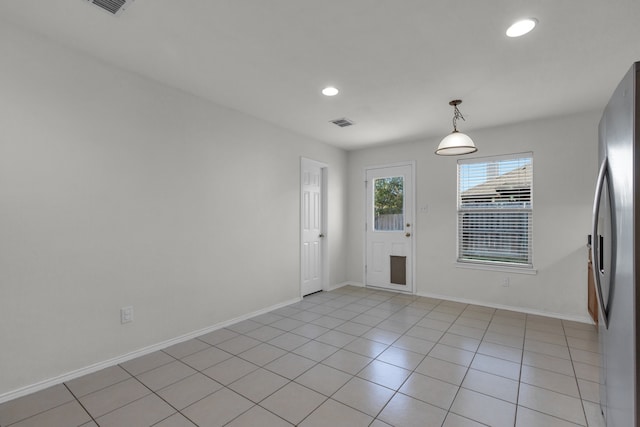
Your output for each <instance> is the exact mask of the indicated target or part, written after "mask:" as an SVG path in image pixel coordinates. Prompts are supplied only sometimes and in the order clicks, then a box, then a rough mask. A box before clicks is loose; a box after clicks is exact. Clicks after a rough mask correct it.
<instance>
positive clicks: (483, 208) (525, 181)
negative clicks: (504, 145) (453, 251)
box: [458, 153, 533, 267]
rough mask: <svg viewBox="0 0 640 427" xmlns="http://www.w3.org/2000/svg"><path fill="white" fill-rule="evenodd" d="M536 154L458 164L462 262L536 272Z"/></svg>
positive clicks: (462, 161)
mask: <svg viewBox="0 0 640 427" xmlns="http://www.w3.org/2000/svg"><path fill="white" fill-rule="evenodd" d="M532 194H533V154H532V153H522V154H514V155H509V156H500V157H485V158H481V159H469V160H459V161H458V261H459V262H475V263H486V264H503V265H504V264H506V265H511V266H519V267H532V266H533V261H532V250H531V249H532V244H531V233H532V230H531V224H532V215H533V198H532Z"/></svg>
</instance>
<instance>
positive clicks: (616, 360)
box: [591, 62, 640, 427]
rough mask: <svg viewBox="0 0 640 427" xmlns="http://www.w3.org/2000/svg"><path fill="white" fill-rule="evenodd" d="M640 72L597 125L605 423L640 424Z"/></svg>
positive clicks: (595, 254)
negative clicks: (639, 190) (639, 398)
mask: <svg viewBox="0 0 640 427" xmlns="http://www.w3.org/2000/svg"><path fill="white" fill-rule="evenodd" d="M639 72H640V62H636V63H635V64H633V66H632V67H631V69H630V70H629V71H628V72H627V74H626V75H625V76H624V78H623V79H622V81H621V82H620V84H619V85H618V87H617V88H616V90H615V92H614V93H613V96H612V97H611V100H610V101H609V103H608V104H607V107H606V109H605V110H604V114H603V116H602V119H601V120H600V125H599V146H598V149H599V160H600V171H599V174H598V180H597V185H596V195H595V200H594V208H593V231H592V232H593V234H592V244H591V250H592V258H593V262H594V269H593V270H594V276H595V282H596V290H597V294H598V300H599V304H600V321H599V326H598V327H599V331H598V332H599V339H600V351H601V364H602V368H601V371H600V406H601V409H602V411H603V414H604V417H605V421H606V425H607V427H630V426H640V424H639V419H638V416H639V415H638V407H639V406H638V397H639V390H638V385H640V382H639V381H638V378H639V372H638V370H639V369H640V363H639V360H638V357H639V355H640V351H638V345H639V343H640V340H638V336H637V334H638V333H639V332H640V298H639V297H640V292H639V288H638V273H637V270H636V266H637V265H638V261H639V257H640V248H638V244H639V243H640V227H638V226H636V224H637V223H638V218H639V217H640V211H639V210H638V209H640V204H639V202H640V198H639V197H638V189H639V188H640V179H639V178H640V173H639V172H638V169H637V168H638V167H639V166H640V143H639V134H640V132H639V131H640V120H638V111H640V96H639V95H640V92H639V90H638V84H639V83H640V79H639V77H640V74H639Z"/></svg>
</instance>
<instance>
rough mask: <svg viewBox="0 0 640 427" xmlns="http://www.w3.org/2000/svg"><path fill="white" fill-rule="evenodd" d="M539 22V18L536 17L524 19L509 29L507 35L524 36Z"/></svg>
mask: <svg viewBox="0 0 640 427" xmlns="http://www.w3.org/2000/svg"><path fill="white" fill-rule="evenodd" d="M537 23H538V20H537V19H535V18H527V19H522V20H520V21H518V22H516V23H514V24H513V25H511V26H510V27H509V28H508V29H507V36H508V37H520V36H524V35H525V34H527V33H528V32H529V31H531V30H533V29H534V28H535V26H536V24H537Z"/></svg>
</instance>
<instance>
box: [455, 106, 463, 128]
mask: <svg viewBox="0 0 640 427" xmlns="http://www.w3.org/2000/svg"><path fill="white" fill-rule="evenodd" d="M458 119H462V120H464V116H463V115H462V113H461V112H460V110H458V106H457V105H454V106H453V131H454V132H458V128H457V127H456V123H457V121H458Z"/></svg>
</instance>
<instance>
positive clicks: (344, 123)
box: [331, 117, 354, 128]
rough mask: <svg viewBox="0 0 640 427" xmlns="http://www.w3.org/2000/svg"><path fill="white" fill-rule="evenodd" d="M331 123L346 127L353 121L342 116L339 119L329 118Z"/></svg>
mask: <svg viewBox="0 0 640 427" xmlns="http://www.w3.org/2000/svg"><path fill="white" fill-rule="evenodd" d="M331 123H333V124H334V125H336V126H340V127H341V128H346V127H347V126H351V125H353V124H354V123H353V121H351V120H349V119H347V118H346V117H343V118H341V119H335V120H331Z"/></svg>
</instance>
